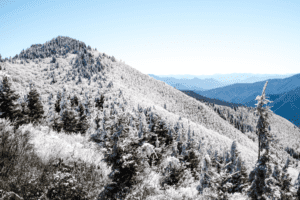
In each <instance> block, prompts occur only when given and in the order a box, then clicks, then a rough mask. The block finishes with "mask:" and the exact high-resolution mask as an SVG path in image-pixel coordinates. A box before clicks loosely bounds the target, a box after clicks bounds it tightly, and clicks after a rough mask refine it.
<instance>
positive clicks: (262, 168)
mask: <svg viewBox="0 0 300 200" xmlns="http://www.w3.org/2000/svg"><path fill="white" fill-rule="evenodd" d="M267 84H268V81H267V82H266V84H265V86H264V89H263V92H262V95H261V96H257V97H256V100H257V101H258V103H257V104H256V105H257V108H256V109H257V113H258V114H259V120H258V123H257V129H258V138H259V150H258V161H257V163H256V165H255V167H254V169H253V171H252V172H251V173H250V176H249V181H250V182H251V186H250V188H249V191H248V194H249V196H250V198H251V199H261V200H266V199H268V198H269V196H270V195H271V192H272V189H271V185H270V184H271V183H270V182H269V181H267V180H268V179H270V178H271V176H272V169H271V165H270V142H271V135H270V133H269V129H268V127H269V123H268V112H270V110H269V108H268V107H263V105H265V104H267V103H268V102H270V101H269V100H267V99H266V97H265V90H266V87H267ZM260 152H262V155H260Z"/></svg>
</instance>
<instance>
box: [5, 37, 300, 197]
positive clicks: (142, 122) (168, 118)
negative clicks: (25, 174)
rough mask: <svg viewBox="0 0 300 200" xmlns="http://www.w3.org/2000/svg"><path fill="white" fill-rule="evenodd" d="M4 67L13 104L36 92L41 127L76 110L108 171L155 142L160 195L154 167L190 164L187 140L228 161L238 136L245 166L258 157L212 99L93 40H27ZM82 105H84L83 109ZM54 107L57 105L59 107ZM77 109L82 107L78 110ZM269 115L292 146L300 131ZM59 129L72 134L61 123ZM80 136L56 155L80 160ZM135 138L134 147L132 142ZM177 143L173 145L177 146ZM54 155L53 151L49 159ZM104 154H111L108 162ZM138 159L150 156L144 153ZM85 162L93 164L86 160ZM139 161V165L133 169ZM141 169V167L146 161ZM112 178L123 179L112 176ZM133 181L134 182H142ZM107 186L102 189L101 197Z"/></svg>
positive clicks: (37, 146)
mask: <svg viewBox="0 0 300 200" xmlns="http://www.w3.org/2000/svg"><path fill="white" fill-rule="evenodd" d="M1 66H2V70H1V76H0V78H1V79H2V77H3V76H8V77H9V80H10V81H11V82H12V83H13V84H12V87H13V89H14V90H15V91H16V93H18V94H19V95H20V98H19V99H18V102H20V103H22V102H23V103H24V102H26V100H27V96H26V94H27V93H28V91H29V85H30V84H32V83H33V85H34V87H35V88H36V89H37V91H38V92H39V93H40V94H41V100H42V103H43V106H44V111H45V116H46V120H45V121H43V125H44V126H48V127H50V129H55V127H56V124H57V123H58V122H59V123H61V124H63V123H62V122H63V120H64V119H66V117H63V115H62V114H63V113H64V112H65V111H68V112H69V111H70V112H72V113H74V116H75V117H74V118H76V119H78V120H79V119H82V117H83V116H84V117H86V120H87V122H88V128H87V129H86V130H84V131H83V133H82V135H83V136H85V137H88V138H89V142H92V141H93V142H95V143H96V144H97V146H98V147H99V149H97V150H99V153H100V154H101V153H102V154H103V157H106V161H107V163H110V164H112V165H113V167H112V171H113V172H112V174H110V175H111V176H115V177H116V176H117V175H116V174H118V173H121V172H120V170H122V169H123V168H126V167H124V166H125V164H127V165H129V164H128V162H127V161H126V159H127V158H128V157H130V156H132V154H133V151H134V150H135V149H136V148H137V147H136V146H138V145H140V146H139V148H142V147H143V142H148V143H149V145H150V147H151V145H152V146H153V148H154V146H156V148H155V152H157V154H158V155H159V156H157V155H156V154H155V155H156V159H157V160H158V161H157V162H156V163H155V162H154V161H153V160H154V159H153V158H151V159H152V161H153V163H154V164H152V163H151V165H152V167H153V169H151V170H152V172H151V173H152V175H153V176H154V175H155V176H154V177H156V181H155V184H154V185H155V186H153V187H156V189H155V190H156V191H157V192H156V193H157V194H159V193H161V191H158V190H161V189H162V187H164V186H163V184H161V182H160V181H159V180H164V176H165V175H164V173H162V172H160V171H158V170H157V168H159V169H160V168H163V169H166V166H167V165H169V163H170V162H171V161H170V162H169V160H170V159H171V160H172V159H173V161H174V160H175V161H176V162H177V161H178V162H179V160H180V164H179V165H180V166H181V167H182V168H184V167H187V166H188V164H187V162H185V159H189V158H187V157H186V156H184V154H185V150H184V148H185V147H184V145H186V144H187V143H189V144H191V145H190V146H189V147H188V148H189V151H190V152H192V151H195V152H197V154H198V153H199V154H200V156H199V157H200V160H201V161H202V160H203V159H206V158H207V156H210V157H211V158H220V159H224V160H225V158H226V155H227V156H228V155H229V153H228V152H229V149H230V148H231V146H232V144H233V141H236V144H237V150H238V152H240V155H241V158H242V159H243V161H245V164H246V165H245V166H246V168H247V171H248V172H249V171H250V170H251V169H252V168H253V166H254V164H255V162H256V160H257V151H258V147H257V146H258V145H257V142H256V140H255V137H253V134H252V133H251V134H252V137H249V134H245V132H244V131H243V132H242V131H241V130H240V129H239V128H236V127H235V126H233V125H232V124H231V122H230V120H226V118H225V120H224V117H222V116H221V115H220V114H219V113H217V112H215V111H214V108H213V107H211V106H210V105H208V104H206V103H203V102H199V101H197V100H196V99H194V98H192V97H190V96H188V95H186V94H184V93H183V92H181V91H179V90H177V89H174V88H173V87H172V86H170V85H168V84H166V83H165V82H162V81H158V80H155V79H154V78H152V77H150V76H149V75H146V74H143V73H141V72H139V71H138V70H136V69H134V68H132V67H130V66H128V65H126V64H125V63H124V62H119V61H118V60H116V59H115V58H114V57H113V56H108V55H106V54H105V53H100V52H98V51H97V50H95V49H92V48H91V47H90V46H86V45H85V44H84V43H83V42H80V41H77V40H74V39H72V38H68V37H57V38H54V39H52V40H51V41H49V42H46V43H45V44H42V45H32V46H31V47H30V48H28V49H26V50H25V51H22V52H21V53H20V54H19V55H17V56H16V57H14V58H13V59H12V60H6V61H4V62H2V63H1ZM261 89H262V87H261ZM75 96H77V97H78V102H77V103H78V105H76V106H73V105H72V104H73V103H74V102H75V100H74V99H75ZM102 97H103V99H104V100H103V102H102V103H103V104H102V105H99V104H101V103H99V99H102ZM79 104H82V105H83V106H82V107H80V105H79ZM57 108H59V109H60V111H57ZM80 108H82V109H83V111H82V112H81V111H80ZM228 109H231V108H228ZM242 112H245V118H243V117H242V118H241V119H247V120H248V121H245V123H249V125H251V126H254V125H255V122H256V120H257V116H256V117H255V115H253V117H249V118H248V117H247V116H250V114H249V113H251V112H250V111H249V110H247V109H246V108H245V109H244V110H243V111H242ZM248 112H249V113H248ZM228 116H229V113H228ZM270 120H271V130H272V131H274V132H272V133H274V134H277V135H278V136H277V137H278V138H279V139H280V141H281V143H280V144H283V147H284V144H287V143H289V147H291V148H294V149H296V148H297V145H298V144H299V140H298V139H297V138H299V136H300V133H299V130H298V129H295V128H294V126H293V125H292V124H291V123H289V122H288V121H284V120H282V118H281V117H279V116H277V115H275V114H271V116H270ZM26 127H27V128H28V126H25V127H22V129H26ZM153 127H154V128H153ZM50 129H48V130H50ZM52 131H53V130H52ZM35 132H38V131H35ZM49 132H51V131H49ZM53 132H55V131H53ZM57 132H60V131H57ZM61 132H62V133H63V134H70V133H68V132H67V131H66V130H64V129H63V130H62V131H61ZM77 134H78V133H77ZM58 135H59V134H57V133H55V134H52V136H50V135H48V136H47V138H49V140H50V138H52V139H53V138H54V139H53V140H57V141H59V137H62V136H58ZM152 135H154V136H155V137H156V141H153V138H151V137H152ZM39 138H40V137H39V136H38V134H35V138H34V139H33V140H32V143H33V144H34V145H35V149H36V152H40V153H39V155H43V156H45V157H47V158H49V157H51V156H49V155H46V154H47V153H48V152H47V153H46V152H45V149H43V148H44V147H45V145H41V144H40V143H39ZM55 138H56V139H55ZM65 138H67V137H65ZM170 138H171V139H170ZM65 140H68V139H65ZM80 140H81V141H82V143H83V144H85V146H84V147H82V148H74V147H72V144H71V143H68V142H64V144H66V145H67V146H65V148H66V149H68V150H64V151H63V154H59V152H57V151H56V152H55V153H57V154H59V155H60V156H63V157H64V158H68V159H70V160H72V159H73V160H74V159H75V160H76V159H80V156H78V153H77V156H76V155H75V152H74V151H73V152H72V149H84V148H88V147H87V146H88V145H87V143H86V142H85V141H84V142H83V139H82V138H81V139H80ZM43 141H45V142H46V139H45V138H44V139H43ZM136 141H140V142H136ZM175 141H176V142H175ZM52 142H53V141H52ZM171 142H173V143H172V144H173V145H174V146H175V147H176V148H178V149H179V150H178V152H179V154H180V155H178V156H177V157H176V156H172V157H170V155H171V153H172V151H173V150H171V149H172V146H171ZM57 143H58V142H57ZM74 143H76V142H74ZM132 143H134V144H135V145H131V144H132ZM195 143H197V145H195ZM119 144H122V145H123V146H118V145H119ZM176 144H177V145H176ZM179 144H180V145H179ZM68 145H70V146H68ZM193 145H194V146H193ZM49 146H51V145H49ZM52 146H53V145H52ZM55 146H57V145H55ZM91 146H93V145H91ZM124 146H125V147H124ZM174 146H173V148H175V147H174ZM63 148H64V147H63ZM93 148H94V146H93ZM118 148H119V149H118ZM176 148H175V149H176ZM116 149H117V150H116ZM277 150H278V151H279V155H277V156H278V157H277V159H278V160H280V161H282V162H283V161H284V160H285V159H286V158H285V156H286V155H287V153H286V152H285V150H284V149H283V148H278V149H277ZM125 151H130V152H131V151H132V152H131V153H128V154H126V156H123V157H122V154H121V155H120V157H119V158H117V159H115V157H114V156H116V155H118V156H119V153H120V152H123V153H124V152H125ZM137 151H138V150H137ZM41 152H42V153H41ZM114 152H115V153H114ZM170 152H171V153H170ZM174 152H175V153H174ZM174 152H173V153H174V154H175V155H176V154H177V153H176V152H177V151H175V150H174ZM117 153H118V154H117ZM159 153H160V154H159ZM49 154H54V152H52V151H51V152H49ZM136 154H137V153H136ZM147 154H148V152H147ZM123 155H124V154H123ZM138 155H140V154H138ZM143 155H144V154H143ZM56 156H57V155H52V157H56ZM136 156H137V155H136ZM95 158H97V161H96V162H97V163H95V164H97V165H98V166H99V165H100V166H106V165H105V164H103V163H102V164H100V163H101V162H104V161H103V160H100V158H102V155H100V156H99V157H95ZM109 159H111V160H110V161H109ZM122 159H123V161H124V160H125V161H124V162H123V161H122V162H123V164H122V165H121V166H122V167H120V166H119V165H120V162H121V161H120V160H122ZM143 159H150V158H148V157H144V158H143ZM46 160H47V159H46ZM85 160H86V162H92V161H91V160H92V159H90V158H88V159H85ZM173 161H172V162H173ZM175 161H174V162H175ZM198 161H199V160H198ZM130 162H133V161H132V160H131V161H130ZM130 162H129V163H130ZM139 162H140V161H139ZM149 162H150V161H149ZM178 162H177V164H178ZM226 162H227V161H226ZM166 163H167V164H166ZM140 164H142V163H139V164H136V165H135V166H133V167H136V166H139V165H140ZM148 165H149V164H148ZM155 165H157V167H155ZM201 166H202V165H201V164H200V165H198V166H197V167H199V169H200V168H201ZM118 167H119V168H118ZM143 167H145V168H146V167H147V166H143ZM143 167H142V169H137V168H134V169H135V170H141V171H138V172H139V173H140V172H141V173H146V170H144V168H143ZM130 169H131V168H130ZM104 170H105V172H103V173H102V174H105V175H106V174H108V172H109V171H110V169H107V168H106V169H104ZM126 170H127V169H126ZM126 170H125V172H126V173H125V172H122V173H123V174H124V177H125V178H124V177H122V180H123V181H124V182H126V183H128V184H129V185H130V184H131V183H129V182H128V181H127V180H129V181H131V180H132V176H130V177H127V175H126V174H128V171H126ZM151 170H150V171H151ZM129 171H130V170H129ZM117 172H118V173H117ZM178 173H179V172H178ZM187 173H188V172H187ZM111 176H110V177H111ZM181 176H183V177H184V176H185V175H182V174H181ZM157 177H162V178H157ZM142 179H145V180H147V181H148V179H150V178H149V177H148V176H147V178H146V176H143V177H142ZM115 180H121V179H118V177H117V178H116V179H115ZM145 180H143V181H145ZM114 184H115V183H114ZM118 184H120V185H121V186H122V187H123V185H122V184H123V183H122V181H119V182H118V183H117V185H118ZM197 184H199V180H195V182H194V183H190V185H189V187H188V188H191V191H193V192H191V193H193V195H197V189H196V188H197ZM107 185H108V186H107V188H110V186H112V185H110V183H107ZM120 185H118V186H116V184H115V185H114V186H113V187H114V188H117V187H119V186H120ZM121 186H120V187H121ZM128 187H129V186H128ZM135 187H138V188H139V187H140V186H138V185H137V186H135ZM107 188H106V189H107ZM106 189H105V188H103V191H104V193H103V195H104V196H105V191H106ZM137 190H138V189H137ZM185 193H189V192H185ZM176 194H177V195H179V194H178V193H176ZM180 195H181V194H180ZM189 195H191V194H189ZM182 198H183V197H182ZM191 198H193V196H191Z"/></svg>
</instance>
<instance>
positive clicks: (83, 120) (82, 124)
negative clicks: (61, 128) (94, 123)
mask: <svg viewBox="0 0 300 200" xmlns="http://www.w3.org/2000/svg"><path fill="white" fill-rule="evenodd" d="M77 112H78V115H79V120H78V122H77V131H78V132H80V133H81V134H84V133H85V132H86V131H87V129H88V128H89V126H88V121H87V117H86V115H85V109H84V107H83V105H82V103H80V104H79V106H78V109H77Z"/></svg>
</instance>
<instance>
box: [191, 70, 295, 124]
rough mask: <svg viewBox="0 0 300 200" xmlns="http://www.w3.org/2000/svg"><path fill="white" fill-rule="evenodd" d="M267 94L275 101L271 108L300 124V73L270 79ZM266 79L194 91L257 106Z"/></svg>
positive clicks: (210, 96)
mask: <svg viewBox="0 0 300 200" xmlns="http://www.w3.org/2000/svg"><path fill="white" fill-rule="evenodd" d="M268 81H269V82H268V87H267V89H266V95H267V96H268V97H269V99H270V100H271V101H273V103H271V104H270V106H272V108H271V110H272V111H273V112H274V113H275V114H278V115H280V116H282V117H284V118H286V119H288V120H290V121H291V122H293V123H294V124H295V125H297V126H299V125H300V124H299V113H300V106H299V105H300V97H299V96H300V74H296V75H294V76H292V77H289V78H285V79H270V80H268ZM264 84H265V81H260V82H256V83H248V84H247V83H238V84H233V85H229V86H225V87H222V88H217V89H213V90H208V91H194V92H196V93H197V94H200V95H202V96H206V97H208V98H212V99H219V100H223V101H227V102H232V103H241V104H244V105H246V106H249V107H255V104H256V101H255V98H256V97H257V96H258V95H261V92H262V91H261V88H262V87H263V85H264Z"/></svg>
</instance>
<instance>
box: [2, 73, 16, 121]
mask: <svg viewBox="0 0 300 200" xmlns="http://www.w3.org/2000/svg"><path fill="white" fill-rule="evenodd" d="M18 98H19V95H18V94H15V91H14V90H12V89H11V83H9V81H8V77H6V76H4V77H3V80H2V81H1V82H0V118H4V119H9V120H10V121H14V120H15V119H16V118H17V116H18V115H19V112H20V111H19V109H18V106H17V100H18Z"/></svg>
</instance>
